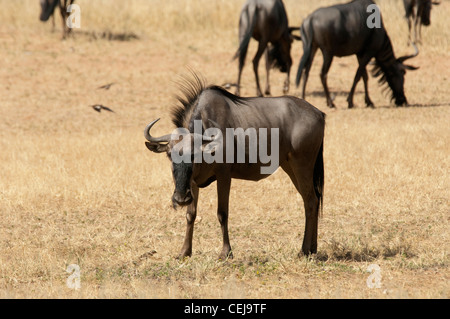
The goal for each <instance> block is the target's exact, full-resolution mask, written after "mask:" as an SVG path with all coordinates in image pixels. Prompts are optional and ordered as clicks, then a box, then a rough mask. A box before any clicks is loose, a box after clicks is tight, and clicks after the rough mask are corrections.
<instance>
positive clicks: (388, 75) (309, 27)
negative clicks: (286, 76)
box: [296, 0, 418, 108]
mask: <svg viewBox="0 0 450 319" xmlns="http://www.w3.org/2000/svg"><path fill="white" fill-rule="evenodd" d="M373 4H374V2H373V1H371V0H357V1H352V2H350V3H346V4H341V5H334V6H331V7H326V8H320V9H318V10H316V11H314V12H313V13H312V14H311V15H309V16H308V17H307V18H306V19H305V20H304V21H303V24H302V27H301V37H302V41H303V56H302V58H301V60H300V64H299V67H298V72H297V77H296V85H297V87H298V85H299V84H300V80H301V77H302V75H303V74H304V76H305V78H304V82H303V93H302V94H303V95H302V96H303V98H305V89H306V83H307V81H308V75H309V71H310V69H311V65H312V63H313V59H314V55H315V54H316V51H317V49H320V50H321V51H322V54H323V65H322V70H321V73H320V79H321V81H322V85H323V88H324V90H325V96H326V100H327V105H328V106H329V107H335V105H334V103H333V101H332V99H331V97H330V92H329V90H328V86H327V73H328V70H329V69H330V66H331V62H332V61H333V57H334V56H338V57H342V56H349V55H353V54H356V57H357V58H358V64H359V67H358V69H357V71H356V75H355V78H354V81H353V85H352V88H351V90H350V94H349V96H348V99H347V101H348V107H349V108H351V107H353V94H354V92H355V88H356V84H357V83H358V82H359V80H360V79H361V77H362V78H363V81H364V89H365V102H366V105H367V106H373V103H372V101H371V100H370V97H369V92H368V85H367V82H368V75H367V71H366V66H367V64H368V63H369V61H370V60H371V59H372V58H375V64H376V67H375V69H374V75H375V76H380V77H381V78H380V82H381V83H384V82H387V84H388V85H389V88H390V89H391V91H392V99H394V100H395V104H396V105H398V106H400V105H405V104H407V100H406V96H405V93H404V81H405V80H404V75H405V71H406V70H415V69H417V68H415V67H412V66H408V65H405V64H403V62H404V61H406V60H407V59H409V58H412V57H414V56H416V55H417V54H418V51H417V48H416V52H415V54H413V55H408V56H403V57H400V58H396V57H395V55H394V50H393V48H392V44H391V40H390V39H389V36H388V34H387V32H386V29H385V28H384V25H383V22H382V20H381V23H380V27H379V28H377V27H374V28H371V27H369V26H368V24H367V20H368V18H369V16H370V15H371V14H372V12H371V11H369V12H368V10H367V8H368V6H369V5H373Z"/></svg>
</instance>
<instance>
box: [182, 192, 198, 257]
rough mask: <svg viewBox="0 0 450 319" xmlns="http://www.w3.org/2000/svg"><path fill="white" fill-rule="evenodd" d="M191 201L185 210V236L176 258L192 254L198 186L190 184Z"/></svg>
mask: <svg viewBox="0 0 450 319" xmlns="http://www.w3.org/2000/svg"><path fill="white" fill-rule="evenodd" d="M191 192H192V197H193V200H192V203H191V204H189V206H188V208H187V211H186V236H185V237H184V243H183V247H182V248H181V252H180V254H179V255H178V256H177V258H178V259H182V258H184V257H190V256H192V237H193V235H194V222H195V218H196V217H197V201H198V193H199V190H198V187H197V186H192V187H191Z"/></svg>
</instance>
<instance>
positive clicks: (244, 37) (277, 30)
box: [233, 0, 299, 96]
mask: <svg viewBox="0 0 450 319" xmlns="http://www.w3.org/2000/svg"><path fill="white" fill-rule="evenodd" d="M295 29H297V28H289V26H288V18H287V15H286V10H285V8H284V4H283V2H282V1H281V0H248V1H247V2H246V3H245V4H244V6H243V8H242V10H241V16H240V19H239V43H240V45H239V49H238V50H237V52H236V54H235V56H234V58H233V59H236V58H238V57H239V74H238V80H237V88H236V95H239V94H240V83H241V74H242V69H243V67H244V63H245V57H246V55H247V49H248V45H249V42H250V39H251V38H252V37H253V38H254V39H255V40H257V41H258V51H257V52H256V55H255V57H254V58H253V71H254V73H255V79H256V95H257V96H262V95H263V94H262V91H261V87H260V85H259V76H258V65H259V60H260V59H261V56H262V54H263V53H264V52H265V55H266V74H267V81H266V90H265V94H266V95H270V83H269V73H270V68H271V67H277V68H279V69H280V71H281V72H286V73H287V77H286V81H285V82H284V87H283V92H284V93H287V92H288V91H289V75H290V71H291V66H292V58H291V43H292V41H293V39H294V38H295V39H299V38H298V37H295V36H293V35H292V34H291V32H292V31H293V30H295ZM270 43H271V44H272V46H269V44H270Z"/></svg>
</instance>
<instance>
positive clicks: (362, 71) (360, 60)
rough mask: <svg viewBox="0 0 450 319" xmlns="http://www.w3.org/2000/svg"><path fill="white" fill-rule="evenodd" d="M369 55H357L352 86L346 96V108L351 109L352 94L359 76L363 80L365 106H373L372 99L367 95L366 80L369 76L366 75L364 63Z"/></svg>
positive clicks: (367, 60) (365, 63)
mask: <svg viewBox="0 0 450 319" xmlns="http://www.w3.org/2000/svg"><path fill="white" fill-rule="evenodd" d="M369 61H370V57H369V56H361V57H358V63H359V67H358V70H357V71H356V74H355V79H354V80H353V85H352V88H351V89H350V93H349V95H348V98H347V102H348V108H349V109H351V108H352V107H353V95H354V94H355V89H356V85H357V84H358V82H359V80H360V79H361V77H362V78H363V81H364V94H365V102H366V105H367V106H373V103H372V101H371V100H370V97H369V88H368V81H369V76H368V75H367V70H366V65H367V63H369Z"/></svg>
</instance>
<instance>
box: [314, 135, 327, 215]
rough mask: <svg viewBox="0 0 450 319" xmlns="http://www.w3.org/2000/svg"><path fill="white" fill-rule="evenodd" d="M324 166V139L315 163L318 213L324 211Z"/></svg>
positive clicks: (315, 189)
mask: <svg viewBox="0 0 450 319" xmlns="http://www.w3.org/2000/svg"><path fill="white" fill-rule="evenodd" d="M324 181H325V178H324V166H323V140H322V144H321V145H320V149H319V153H318V154H317V158H316V163H315V164H314V173H313V183H314V191H315V193H316V196H317V198H318V199H319V206H318V213H319V215H321V214H322V212H323V186H324Z"/></svg>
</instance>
